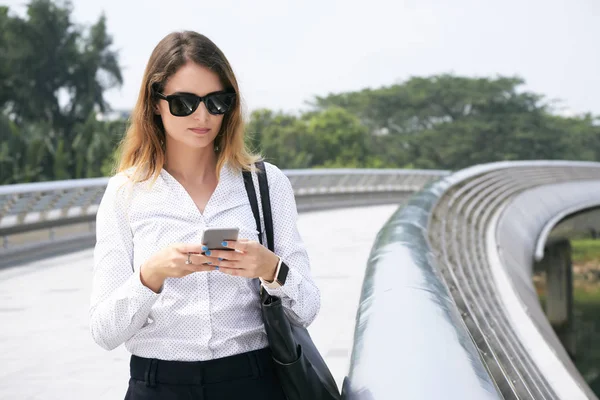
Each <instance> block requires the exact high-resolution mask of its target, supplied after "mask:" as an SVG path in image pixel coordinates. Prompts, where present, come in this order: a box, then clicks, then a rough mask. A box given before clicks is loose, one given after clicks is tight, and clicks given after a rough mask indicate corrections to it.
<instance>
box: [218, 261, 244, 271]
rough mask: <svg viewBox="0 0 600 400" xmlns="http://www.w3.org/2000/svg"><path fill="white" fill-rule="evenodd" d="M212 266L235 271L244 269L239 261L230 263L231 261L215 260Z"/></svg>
mask: <svg viewBox="0 0 600 400" xmlns="http://www.w3.org/2000/svg"><path fill="white" fill-rule="evenodd" d="M210 265H211V266H217V267H224V268H235V269H243V268H242V265H241V264H240V262H239V261H229V260H219V259H217V260H214V261H213V262H212V263H211V264H210Z"/></svg>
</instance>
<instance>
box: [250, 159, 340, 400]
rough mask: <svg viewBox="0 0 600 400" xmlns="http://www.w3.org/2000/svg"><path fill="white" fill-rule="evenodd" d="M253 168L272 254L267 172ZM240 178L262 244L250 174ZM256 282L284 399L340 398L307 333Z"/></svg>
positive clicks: (323, 362)
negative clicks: (244, 187) (242, 179)
mask: <svg viewBox="0 0 600 400" xmlns="http://www.w3.org/2000/svg"><path fill="white" fill-rule="evenodd" d="M256 167H257V176H258V183H259V190H260V198H261V204H262V211H263V218H264V222H265V234H266V236H267V243H268V248H269V250H271V251H274V236H273V216H272V214H271V199H270V196H269V185H268V182H267V173H266V171H265V165H264V163H263V162H261V161H259V162H257V163H256ZM243 176H244V185H245V186H246V192H247V193H248V198H249V200H250V206H251V208H252V213H253V214H254V219H255V221H256V227H257V230H258V232H259V234H258V237H259V241H260V243H261V244H263V240H262V229H261V223H260V215H259V210H258V200H257V197H256V191H255V189H254V182H253V181H252V174H251V173H250V172H249V171H244V172H243ZM256 282H257V284H258V286H257V289H258V290H260V299H261V308H262V316H263V321H264V324H265V330H266V332H267V338H268V341H269V346H270V348H271V354H272V357H273V360H274V364H275V370H276V374H277V376H278V378H279V381H280V382H281V386H282V388H283V391H284V393H285V395H286V397H287V398H288V400H338V399H340V398H341V395H340V392H339V389H338V387H337V383H336V382H335V379H334V378H333V376H332V375H331V371H329V368H328V367H327V364H326V363H325V361H324V360H323V357H321V354H320V353H319V350H318V349H317V347H316V346H315V344H314V343H313V341H312V338H311V337H310V334H309V333H308V330H307V329H306V328H304V327H303V326H301V325H298V324H296V323H295V322H294V321H293V320H292V319H290V318H288V317H287V315H286V313H285V310H284V308H283V305H282V304H281V299H280V298H279V297H276V296H270V295H269V294H268V293H267V291H266V290H263V288H262V285H260V281H259V280H258V279H256Z"/></svg>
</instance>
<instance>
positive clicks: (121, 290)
mask: <svg viewBox="0 0 600 400" xmlns="http://www.w3.org/2000/svg"><path fill="white" fill-rule="evenodd" d="M127 183H128V179H127V178H126V177H125V176H123V175H117V176H115V177H112V178H110V179H109V182H108V185H107V188H106V191H105V192H104V196H103V197H102V200H101V201H100V205H99V207H98V212H97V215H96V246H95V248H94V268H93V278H92V293H91V302H90V310H89V311H90V330H91V333H92V337H93V339H94V341H95V342H96V343H98V345H100V346H101V347H103V348H105V349H107V350H112V349H114V348H116V347H118V346H119V345H121V344H122V343H124V342H125V341H127V340H128V339H129V338H131V337H132V336H133V335H134V334H135V333H136V332H137V331H138V330H139V329H140V328H141V327H142V326H144V324H146V322H147V320H148V315H149V313H150V310H151V308H152V305H153V304H154V302H155V301H156V299H157V298H158V296H159V295H158V294H157V293H154V292H153V291H152V290H150V289H149V288H147V287H146V286H144V285H143V284H142V282H141V280H140V275H139V271H136V272H134V270H133V237H132V232H131V228H130V225H129V220H128V218H127V212H126V209H127V207H126V204H127V203H126V200H127V198H126V196H127V192H128V191H127V190H126V187H127Z"/></svg>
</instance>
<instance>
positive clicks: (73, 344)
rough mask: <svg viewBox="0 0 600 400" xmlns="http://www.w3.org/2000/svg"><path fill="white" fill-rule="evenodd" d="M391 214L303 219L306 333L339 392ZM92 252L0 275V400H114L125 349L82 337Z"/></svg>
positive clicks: (365, 211)
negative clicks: (313, 304) (310, 287)
mask: <svg viewBox="0 0 600 400" xmlns="http://www.w3.org/2000/svg"><path fill="white" fill-rule="evenodd" d="M396 208H397V207H396V206H376V207H365V208H356V209H343V210H333V211H323V212H313V213H307V214H301V215H300V219H299V227H300V231H301V234H302V236H303V238H304V240H305V242H306V245H307V247H308V251H309V255H310V258H311V262H312V268H313V274H314V276H315V280H316V281H317V284H318V285H319V287H320V288H321V292H322V307H321V312H320V314H319V316H318V317H317V320H316V321H315V322H314V323H313V325H311V327H310V332H311V334H312V336H313V339H314V340H315V342H316V344H317V346H318V347H319V349H320V351H321V352H322V354H324V356H325V359H326V361H327V362H328V364H329V366H330V368H331V370H332V372H333V374H334V376H335V377H336V380H337V381H338V384H339V385H340V386H341V383H342V381H343V379H344V375H345V374H346V372H347V370H348V362H349V357H350V352H351V349H352V338H353V334H354V318H355V313H356V308H357V305H358V300H359V296H360V288H361V285H362V278H363V273H364V268H365V265H366V261H367V258H368V255H369V251H370V249H371V246H372V244H373V240H374V239H375V235H376V234H377V232H378V231H379V229H380V228H381V226H382V225H383V224H384V223H385V222H386V221H387V219H388V218H389V217H390V215H391V214H392V213H393V212H394V211H395V210H396ZM91 264H92V250H91V249H88V250H84V251H80V252H77V253H73V254H69V255H65V256H60V257H54V258H51V259H46V260H41V261H39V262H37V263H35V264H29V265H24V266H21V267H17V268H12V269H5V270H0V321H2V322H1V325H0V326H1V329H0V399H10V400H13V399H14V400H29V399H30V400H34V399H35V400H38V399H39V400H54V399H61V400H70V399H77V400H80V399H86V400H94V399H122V398H123V397H124V394H125V391H126V387H127V380H128V377H129V371H128V366H129V354H128V353H127V351H126V350H125V348H124V347H123V346H120V347H119V348H117V349H115V350H113V351H110V352H108V351H106V350H104V349H102V348H100V347H99V346H97V345H96V344H95V343H94V342H93V340H92V338H91V336H90V333H89V328H88V305H89V293H90V283H91Z"/></svg>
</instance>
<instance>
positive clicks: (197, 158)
mask: <svg viewBox="0 0 600 400" xmlns="http://www.w3.org/2000/svg"><path fill="white" fill-rule="evenodd" d="M164 169H166V170H167V172H168V173H169V174H171V175H172V176H173V177H175V178H177V179H178V180H180V181H183V182H189V183H207V182H210V181H213V180H214V179H215V178H216V175H217V171H216V170H217V155H216V154H215V151H214V150H213V147H212V146H207V147H204V148H200V149H190V148H188V147H184V146H183V145H179V144H178V143H168V144H167V149H166V162H165V166H164Z"/></svg>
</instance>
